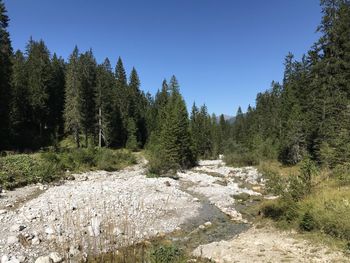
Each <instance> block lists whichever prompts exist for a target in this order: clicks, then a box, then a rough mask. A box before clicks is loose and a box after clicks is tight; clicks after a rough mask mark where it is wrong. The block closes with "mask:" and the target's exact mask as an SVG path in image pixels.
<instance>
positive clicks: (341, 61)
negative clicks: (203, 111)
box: [230, 0, 350, 168]
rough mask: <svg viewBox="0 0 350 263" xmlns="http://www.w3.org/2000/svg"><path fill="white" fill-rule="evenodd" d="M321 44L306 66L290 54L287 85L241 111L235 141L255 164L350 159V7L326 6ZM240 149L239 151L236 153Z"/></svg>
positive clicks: (333, 1) (327, 1)
mask: <svg viewBox="0 0 350 263" xmlns="http://www.w3.org/2000/svg"><path fill="white" fill-rule="evenodd" d="M321 6H322V14H323V18H322V21H321V24H320V26H319V27H318V29H317V30H318V32H320V33H321V37H320V38H319V40H318V41H317V42H316V43H314V45H313V46H312V48H311V49H310V50H309V51H308V52H307V54H305V55H304V56H303V57H302V59H301V60H300V61H297V60H295V59H294V56H293V54H291V53H289V54H288V55H287V56H286V58H285V62H284V66H285V70H284V77H283V82H282V83H278V82H273V83H272V87H271V89H269V90H267V91H265V92H263V93H259V94H258V95H257V98H256V106H255V107H250V106H249V107H248V109H247V112H246V113H244V114H243V113H242V111H241V109H239V110H238V112H237V117H236V121H235V123H234V125H233V126H232V129H231V136H230V138H231V139H233V141H234V143H233V144H236V148H237V145H238V146H239V147H238V148H240V149H241V151H242V149H245V150H243V151H246V152H248V151H249V152H250V153H252V154H253V155H255V156H253V157H252V158H251V159H252V160H254V159H255V160H256V159H262V158H270V159H271V158H278V159H279V160H280V161H282V162H283V163H285V164H296V163H298V162H299V161H300V160H301V159H303V158H311V159H312V160H314V161H316V162H317V163H319V164H321V165H325V166H328V167H331V168H332V167H334V166H336V165H337V164H343V163H346V162H349V158H350V2H349V1H347V0H321ZM233 148H235V147H233Z"/></svg>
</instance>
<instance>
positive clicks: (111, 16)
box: [4, 0, 321, 115]
mask: <svg viewBox="0 0 350 263" xmlns="http://www.w3.org/2000/svg"><path fill="white" fill-rule="evenodd" d="M4 2H5V4H6V6H7V10H8V14H9V16H10V19H11V21H10V28H9V30H10V33H11V39H12V44H13V47H14V49H21V50H24V48H25V44H26V43H27V42H28V39H29V37H30V36H33V38H34V39H37V40H38V39H43V40H44V41H45V43H46V44H47V46H48V47H49V49H50V51H51V52H52V53H53V52H56V53H57V54H58V55H61V56H62V57H64V58H67V57H68V56H69V54H70V53H71V52H72V50H73V48H74V46H75V45H76V44H77V45H78V47H79V49H80V50H81V51H85V50H87V49H89V48H92V49H93V51H94V54H95V56H96V59H97V61H98V62H102V61H103V60H104V58H105V57H109V58H110V60H111V62H112V64H113V66H114V65H115V63H116V60H117V57H118V56H121V57H122V59H123V61H124V64H125V67H126V69H127V71H128V72H130V69H131V67H132V66H135V67H136V69H137V70H138V73H139V75H140V79H141V84H142V89H143V90H145V91H150V92H151V93H152V94H154V93H155V91H156V90H157V89H158V88H159V87H160V86H161V82H162V80H163V79H164V78H167V79H169V77H170V76H171V75H172V74H175V75H176V76H177V77H178V79H179V82H180V85H181V91H182V93H183V95H184V97H185V99H186V101H187V103H188V105H192V103H193V101H196V103H197V104H202V103H206V104H207V106H208V109H209V112H215V113H217V114H219V113H224V114H229V115H234V114H235V112H236V110H237V107H238V106H239V105H241V106H242V108H243V110H245V109H246V107H247V105H248V104H252V105H254V103H255V96H256V94H257V92H259V91H263V90H265V89H267V88H269V86H270V83H271V81H272V80H277V81H279V80H281V78H282V74H283V60H284V57H285V55H286V54H287V53H288V52H289V51H291V52H292V53H294V54H295V55H296V57H297V58H300V56H301V55H302V54H303V53H305V52H306V51H307V50H308V49H309V48H310V46H311V45H312V44H313V42H314V41H316V39H317V38H318V36H317V34H316V33H315V30H316V27H317V25H318V24H319V22H320V19H321V14H320V6H319V0H250V1H248V0H124V1H115V0H114V1H112V0H101V1H94V0H56V1H48V0H30V1H27V0H23V1H20V0H5V1H4Z"/></svg>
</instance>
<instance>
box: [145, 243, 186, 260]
mask: <svg viewBox="0 0 350 263" xmlns="http://www.w3.org/2000/svg"><path fill="white" fill-rule="evenodd" d="M183 261H184V252H183V251H182V250H181V249H179V248H177V247H176V246H174V245H161V246H158V247H156V248H154V249H153V250H152V251H151V262H152V263H177V262H183Z"/></svg>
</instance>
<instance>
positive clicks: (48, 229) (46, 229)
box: [45, 227, 55, 235]
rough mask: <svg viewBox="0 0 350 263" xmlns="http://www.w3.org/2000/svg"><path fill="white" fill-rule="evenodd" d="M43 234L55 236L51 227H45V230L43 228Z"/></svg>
mask: <svg viewBox="0 0 350 263" xmlns="http://www.w3.org/2000/svg"><path fill="white" fill-rule="evenodd" d="M45 233H46V234H47V235H53V234H55V230H54V229H53V228H52V227H47V228H45Z"/></svg>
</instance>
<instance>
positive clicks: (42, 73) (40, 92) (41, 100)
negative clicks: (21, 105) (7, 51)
mask: <svg viewBox="0 0 350 263" xmlns="http://www.w3.org/2000/svg"><path fill="white" fill-rule="evenodd" d="M26 52H27V56H28V58H27V61H26V70H27V76H28V88H29V104H30V107H31V110H32V121H33V124H34V126H35V129H36V131H37V132H36V135H37V136H36V137H34V138H33V140H34V141H35V143H36V145H37V146H40V145H43V144H44V143H47V141H48V139H49V135H50V134H49V133H48V132H49V129H48V128H49V127H48V121H49V111H50V109H49V96H50V84H51V80H52V67H51V60H50V53H49V50H48V49H47V47H46V45H45V43H44V41H42V40H40V41H38V42H37V41H34V40H33V39H30V40H29V43H28V45H27V50H26Z"/></svg>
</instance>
